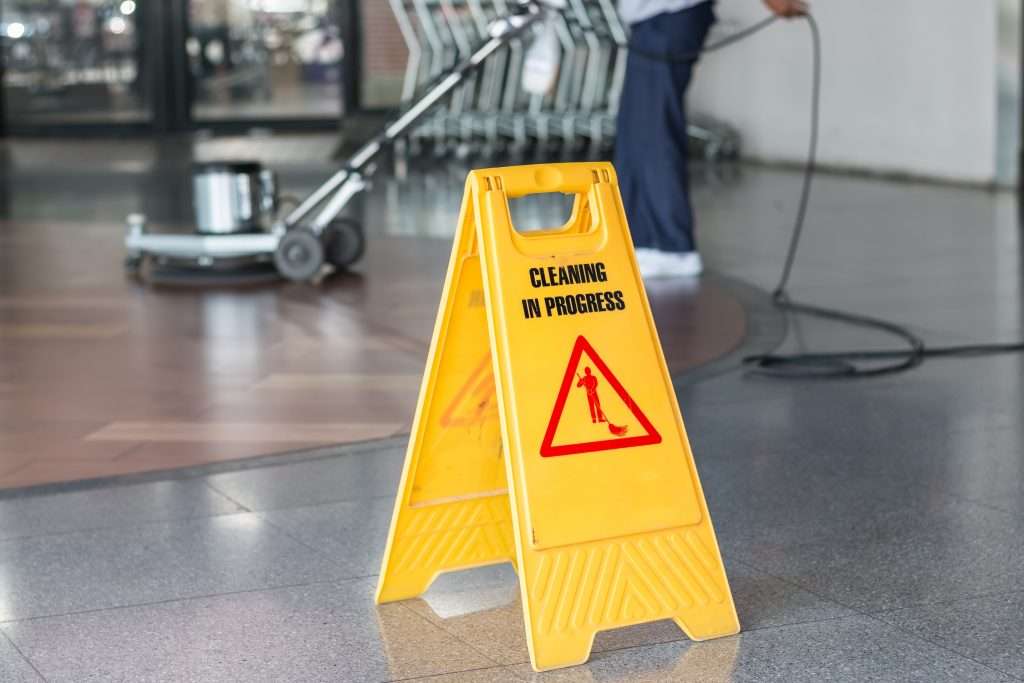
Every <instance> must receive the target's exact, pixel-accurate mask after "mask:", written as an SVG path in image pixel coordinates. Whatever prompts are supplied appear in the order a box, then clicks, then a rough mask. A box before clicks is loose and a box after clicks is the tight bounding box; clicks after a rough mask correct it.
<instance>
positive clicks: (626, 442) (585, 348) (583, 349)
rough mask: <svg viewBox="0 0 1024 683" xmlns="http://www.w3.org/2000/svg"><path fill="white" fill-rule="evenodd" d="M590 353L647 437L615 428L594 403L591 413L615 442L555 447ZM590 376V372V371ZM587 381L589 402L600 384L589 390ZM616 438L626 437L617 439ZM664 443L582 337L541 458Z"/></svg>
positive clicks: (541, 448)
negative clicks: (582, 364)
mask: <svg viewBox="0 0 1024 683" xmlns="http://www.w3.org/2000/svg"><path fill="white" fill-rule="evenodd" d="M584 353H586V354H587V357H589V358H590V360H591V361H592V362H593V364H594V367H596V368H597V370H598V372H600V373H601V376H602V377H603V378H604V381H605V382H607V385H608V386H610V387H611V388H612V389H613V390H614V391H615V393H616V394H617V395H618V397H619V398H620V399H622V402H623V403H624V404H625V405H626V407H627V408H628V409H629V411H630V412H631V413H632V414H633V417H635V418H636V420H637V421H638V422H639V423H640V426H641V427H643V429H644V432H645V433H643V434H637V435H635V436H625V431H626V430H625V428H623V427H616V426H615V425H614V424H612V423H610V422H608V420H607V418H606V417H605V416H604V414H603V412H602V409H601V407H600V403H598V402H596V401H595V402H591V403H590V409H591V413H592V414H595V413H596V415H597V416H598V417H599V418H600V420H601V422H602V423H604V424H606V425H607V427H608V430H609V432H610V434H611V435H612V438H610V439H600V440H597V441H587V442H581V443H570V444H560V445H558V446H555V445H553V442H554V439H555V432H557V431H558V423H559V422H560V421H561V419H562V411H563V410H564V409H565V401H566V399H567V398H568V397H569V392H570V391H571V390H572V388H573V382H574V380H576V379H577V371H578V369H579V365H580V360H581V359H582V358H583V354H584ZM587 372H588V376H589V368H588V370H587ZM585 381H586V380H585V379H584V378H583V377H580V379H579V384H583V385H584V386H583V388H584V389H586V390H587V393H588V402H589V401H590V400H591V399H590V394H591V392H592V391H594V392H595V393H596V383H595V384H593V385H591V386H592V387H593V389H591V386H587V385H586V384H585ZM616 434H622V435H621V436H616ZM656 443H661V434H659V433H658V430H656V429H655V428H654V425H652V424H651V421H650V420H648V419H647V416H646V415H644V413H643V411H642V410H640V406H638V405H637V404H636V402H635V401H634V400H633V399H632V397H630V395H629V394H628V393H626V390H625V388H624V387H623V386H622V383H621V382H619V380H618V379H617V378H616V377H615V375H614V374H612V371H611V370H610V369H608V366H607V365H606V364H605V362H604V361H603V360H601V357H600V356H598V355H597V352H596V351H594V347H593V346H591V345H590V342H588V341H587V340H586V339H585V338H584V337H583V336H582V335H580V336H579V337H577V338H576V345H575V346H573V349H572V354H570V355H569V365H568V366H567V367H566V368H565V376H564V377H562V386H561V388H560V389H559V390H558V398H557V399H555V407H554V409H553V410H552V411H551V419H550V420H549V421H548V428H547V431H546V432H545V433H544V441H543V443H542V444H541V446H540V454H541V455H542V456H543V457H545V458H550V457H552V456H556V455H573V454H576V453H593V452H595V451H610V450H613V449H616V448H633V447H635V446H648V445H651V444H656Z"/></svg>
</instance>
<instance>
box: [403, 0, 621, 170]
mask: <svg viewBox="0 0 1024 683" xmlns="http://www.w3.org/2000/svg"><path fill="white" fill-rule="evenodd" d="M390 2H391V6H392V9H393V11H394V13H395V17H396V18H397V20H398V25H399V27H400V28H401V31H402V36H403V38H404V40H405V42H406V44H407V46H408V48H409V61H408V64H407V67H406V72H405V77H404V82H403V88H402V100H403V103H404V104H408V103H411V102H413V101H414V100H415V99H416V97H417V95H418V93H420V92H422V91H423V90H424V89H425V88H426V87H427V86H428V85H429V84H430V83H432V82H434V81H435V80H436V79H437V78H438V77H439V76H441V75H442V74H444V73H445V72H446V71H447V70H448V69H449V68H451V66H452V65H453V64H455V63H456V62H457V61H459V60H461V59H465V58H466V57H468V56H469V55H470V54H471V53H472V50H473V48H474V47H475V46H477V45H478V44H479V43H481V42H482V41H484V40H486V39H487V38H488V37H489V36H488V27H489V26H490V24H491V22H492V21H494V20H495V19H497V18H499V17H502V16H507V15H508V14H509V13H510V12H512V11H513V5H514V0H390ZM548 22H549V23H548V24H547V25H544V26H542V27H540V28H539V29H538V31H537V32H535V33H533V34H531V35H528V36H525V37H524V38H523V39H521V40H515V41H513V42H512V43H511V44H510V45H509V47H508V49H507V50H505V51H503V52H502V53H500V54H495V55H494V56H493V57H492V58H491V59H489V60H488V61H487V62H486V63H485V64H484V65H483V67H482V68H481V69H479V70H478V71H477V72H476V74H474V75H473V77H471V78H469V79H467V80H466V82H465V83H464V84H463V85H462V86H461V87H460V88H459V89H458V90H457V91H456V92H455V93H453V94H452V97H451V99H450V101H449V102H448V103H447V104H446V106H444V107H442V108H440V109H439V110H438V111H437V112H436V113H435V114H434V115H433V116H431V117H430V118H428V119H426V120H425V121H424V122H423V123H422V124H421V125H420V126H419V127H418V128H417V129H416V130H415V131H414V133H413V134H412V136H411V139H412V141H413V143H414V146H418V144H417V143H419V145H421V144H422V143H423V142H424V141H429V142H430V143H431V145H432V147H433V149H434V150H435V151H437V152H442V153H443V152H446V151H451V150H453V149H455V150H464V151H469V150H473V151H482V152H484V153H486V152H490V151H497V150H499V149H506V148H512V149H522V148H525V147H527V146H530V145H535V146H537V147H540V148H543V149H550V148H551V147H552V146H555V145H561V146H564V147H566V148H568V149H574V150H579V149H581V148H589V149H591V150H601V149H606V148H607V147H609V146H610V144H611V141H612V139H613V137H614V130H615V113H616V109H617V107H618V100H619V94H620V93H621V91H622V79H623V75H624V71H625V66H626V62H625V59H626V53H625V50H624V48H622V47H620V45H622V44H624V43H625V41H626V29H625V27H624V26H623V24H622V22H621V21H620V19H619V17H618V15H617V13H616V11H615V3H614V0H565V8H564V10H563V11H562V12H551V13H550V16H549V19H548ZM541 31H551V32H553V34H554V35H555V36H556V37H557V43H558V48H559V51H560V53H561V55H560V66H559V69H558V72H557V76H556V77H555V79H554V81H553V84H552V87H551V88H549V89H548V91H547V92H546V93H545V94H531V93H528V92H526V91H525V90H524V89H523V88H522V85H521V81H522V72H523V66H524V61H525V59H526V54H527V50H528V48H529V45H530V43H531V41H532V40H533V39H535V38H537V34H538V33H539V32H541Z"/></svg>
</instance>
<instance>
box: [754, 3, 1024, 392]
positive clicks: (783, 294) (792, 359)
mask: <svg viewBox="0 0 1024 683" xmlns="http://www.w3.org/2000/svg"><path fill="white" fill-rule="evenodd" d="M805 19H806V20H807V25H808V27H809V28H810V34H811V49H812V53H813V54H812V60H811V70H812V74H811V112H810V133H809V136H808V137H809V141H808V149H807V161H806V163H805V164H804V171H803V183H802V186H801V190H800V201H799V203H798V205H797V213H796V218H795V219H794V222H793V232H792V234H791V235H790V239H789V247H788V249H787V250H786V260H785V263H784V265H783V268H782V275H781V276H780V278H779V283H778V284H777V285H776V287H775V290H774V292H773V293H772V301H773V302H774V304H775V306H777V307H778V308H780V309H781V310H784V311H787V312H790V313H796V314H801V315H806V316H810V317H814V318H819V319H823V320H831V321H835V322H840V323H844V324H847V325H852V326H856V327H863V328H868V329H873V330H877V331H880V332H883V333H886V334H889V335H892V336H894V337H897V338H899V339H901V340H902V341H903V342H904V343H906V345H907V348H906V349H897V350H886V351H871V350H859V349H854V350H848V351H835V352H831V353H795V354H762V355H756V356H749V357H747V358H744V359H743V362H744V364H745V365H746V366H748V367H750V368H752V369H753V371H754V372H757V373H760V374H765V375H770V376H774V377H788V378H805V379H807V378H811V379H815V378H836V377H844V378H862V377H877V376H879V375H891V374H894V373H898V372H904V371H906V370H910V369H912V368H916V367H917V366H919V365H920V364H921V363H923V362H924V360H925V359H926V358H936V357H953V356H982V355H992V354H1001V353H1019V352H1024V342H1011V343H1006V344H998V343H997V344H968V345H962V346H936V347H929V346H927V345H926V344H925V342H924V340H922V339H921V338H920V337H918V336H917V335H916V334H914V333H913V332H911V331H910V330H909V329H907V328H906V327H904V326H903V325H900V324H898V323H894V322H890V321H888V320H882V319H880V318H874V317H871V316H867V315H860V314H856V313H848V312H846V311H839V310H836V309H832V308H825V307H822V306H813V305H810V304H806V303H802V302H799V301H794V300H793V299H791V298H790V296H789V292H788V290H787V287H788V285H789V280H790V277H791V276H792V273H793V266H794V264H795V262H796V255H797V250H798V249H799V247H800V240H801V238H802V237H803V231H804V224H805V222H806V218H807V206H808V204H809V202H810V197H811V185H812V182H813V180H814V175H815V171H816V167H817V157H818V132H819V127H820V126H819V124H820V118H821V34H820V31H819V30H818V23H817V22H816V21H815V20H814V17H813V16H811V15H810V14H808V15H806V16H805Z"/></svg>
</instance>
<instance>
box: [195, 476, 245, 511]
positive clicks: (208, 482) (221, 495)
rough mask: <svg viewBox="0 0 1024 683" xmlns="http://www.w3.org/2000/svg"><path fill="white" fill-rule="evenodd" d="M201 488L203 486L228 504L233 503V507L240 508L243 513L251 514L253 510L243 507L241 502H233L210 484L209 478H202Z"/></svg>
mask: <svg viewBox="0 0 1024 683" xmlns="http://www.w3.org/2000/svg"><path fill="white" fill-rule="evenodd" d="M203 486H205V487H206V488H208V489H210V490H211V491H213V492H214V493H216V494H217V495H218V496H220V497H221V498H224V499H225V500H227V501H228V502H230V503H234V504H235V505H237V506H238V507H239V508H241V509H242V510H244V511H245V512H253V510H252V509H251V508H250V507H249V506H248V505H243V504H242V503H241V502H239V501H237V500H235V499H234V498H232V497H231V496H229V495H228V494H227V493H225V492H223V491H221V490H220V489H219V488H217V487H216V486H214V485H213V484H211V483H210V478H209V477H203Z"/></svg>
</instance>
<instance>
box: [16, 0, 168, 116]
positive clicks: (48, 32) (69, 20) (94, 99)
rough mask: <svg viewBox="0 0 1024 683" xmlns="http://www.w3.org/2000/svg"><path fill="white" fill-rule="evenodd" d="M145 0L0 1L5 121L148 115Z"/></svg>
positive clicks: (149, 112) (149, 113)
mask: <svg viewBox="0 0 1024 683" xmlns="http://www.w3.org/2000/svg"><path fill="white" fill-rule="evenodd" d="M146 2H147V0H0V46H2V50H3V60H4V76H3V88H4V104H5V114H6V117H7V123H8V124H10V125H49V124H66V123H109V122H114V123H136V122H142V121H146V120H148V119H149V118H150V115H151V110H150V106H149V102H150V101H151V100H150V97H149V90H148V87H149V84H148V83H147V79H146V78H145V74H146V71H147V69H146V57H147V55H146V53H145V50H144V49H143V47H144V45H145V42H146V41H145V36H144V35H143V33H144V29H145V26H144V23H145V22H143V21H142V19H141V17H142V15H143V9H145V3H146Z"/></svg>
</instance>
